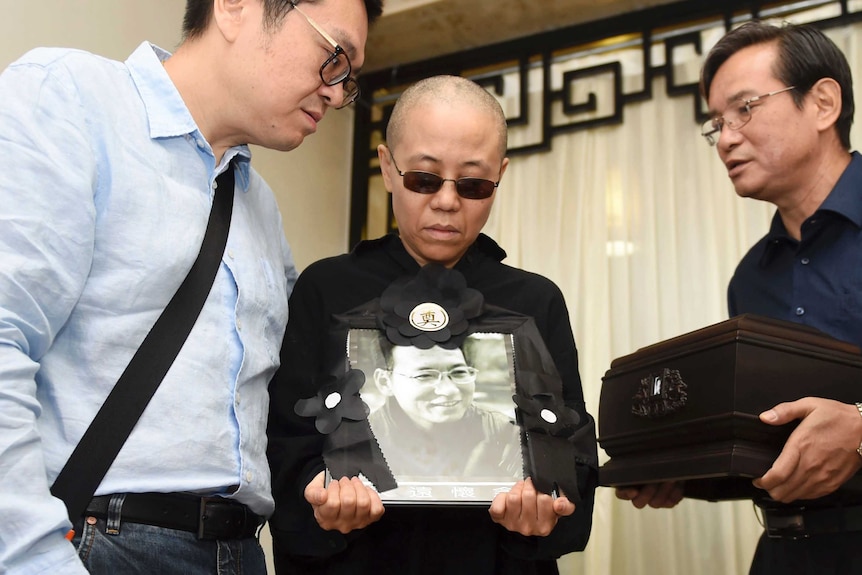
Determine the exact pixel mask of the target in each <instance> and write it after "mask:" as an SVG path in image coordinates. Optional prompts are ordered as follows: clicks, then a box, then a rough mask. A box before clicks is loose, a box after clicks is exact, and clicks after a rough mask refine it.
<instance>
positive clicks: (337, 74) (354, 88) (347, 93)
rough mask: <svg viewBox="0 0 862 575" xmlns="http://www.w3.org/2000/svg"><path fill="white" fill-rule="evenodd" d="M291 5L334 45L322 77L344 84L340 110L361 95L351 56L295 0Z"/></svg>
mask: <svg viewBox="0 0 862 575" xmlns="http://www.w3.org/2000/svg"><path fill="white" fill-rule="evenodd" d="M290 5H291V6H292V7H293V8H294V9H295V10H296V11H297V12H299V13H300V14H302V16H303V17H304V18H305V19H306V20H307V21H308V23H309V24H311V27H312V28H314V29H315V30H317V33H318V34H320V35H321V36H323V38H324V40H326V41H327V42H329V45H330V46H332V50H333V52H332V54H330V55H329V58H327V59H326V61H325V62H324V63H323V64H322V65H321V66H320V79H321V80H322V81H323V83H324V84H326V85H327V86H337V85H338V84H344V86H343V87H342V89H343V91H344V96H343V97H342V99H341V104H340V105H338V106H335V109H336V110H340V109H341V108H344V107H345V106H349V105H350V104H352V103H353V102H355V101H356V99H357V98H358V97H359V84H357V83H356V80H354V79H353V78H351V77H350V72H352V71H353V67H352V66H351V65H350V58H349V57H348V56H347V53H346V52H345V51H344V48H342V47H341V46H339V45H338V42H336V41H335V40H334V39H333V38H332V36H330V35H329V34H327V33H326V31H325V30H324V29H323V28H321V27H320V26H319V25H318V24H317V22H315V21H314V20H312V19H311V17H310V16H308V15H307V14H306V13H305V12H303V11H302V10H300V9H299V6H297V5H296V2H295V1H294V0H291V1H290Z"/></svg>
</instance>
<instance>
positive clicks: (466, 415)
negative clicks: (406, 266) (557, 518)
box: [296, 264, 580, 506]
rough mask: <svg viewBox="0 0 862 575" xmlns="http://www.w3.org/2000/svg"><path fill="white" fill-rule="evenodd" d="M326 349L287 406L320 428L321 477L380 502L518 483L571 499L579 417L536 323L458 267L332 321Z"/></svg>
mask: <svg viewBox="0 0 862 575" xmlns="http://www.w3.org/2000/svg"><path fill="white" fill-rule="evenodd" d="M326 351H327V357H328V359H327V360H326V364H327V365H328V366H329V373H328V374H327V375H326V376H325V377H324V378H322V379H321V381H320V382H319V385H318V386H317V388H318V393H317V395H316V396H315V397H311V398H305V399H302V400H300V401H299V402H298V403H297V406H296V412H297V413H298V414H299V415H302V416H306V417H315V426H316V427H317V430H318V431H319V432H321V433H324V434H326V439H325V444H324V452H323V458H324V462H325V464H326V468H327V476H328V477H332V478H341V477H353V476H358V477H360V478H361V479H362V480H363V481H364V482H365V483H366V485H368V486H370V487H372V488H373V489H375V490H376V491H377V492H378V493H379V494H380V497H381V499H382V500H383V501H384V503H385V504H386V505H482V506H488V505H490V503H491V501H492V500H493V498H494V497H495V496H496V495H497V494H498V493H502V492H505V491H508V490H509V489H510V488H511V487H512V486H513V485H514V484H515V483H516V482H517V481H519V480H521V479H524V478H526V477H530V478H531V479H532V481H533V483H534V485H535V486H536V488H537V489H538V490H539V491H541V492H544V493H548V494H557V493H560V492H562V493H565V494H566V496H567V497H568V498H569V499H570V500H572V501H574V502H577V501H578V500H579V495H578V483H577V474H576V452H577V439H576V437H577V433H576V431H577V429H578V424H579V423H580V418H579V415H578V414H577V412H575V411H574V410H572V409H570V408H569V407H567V406H566V404H565V402H564V400H563V389H562V380H561V379H560V376H559V373H558V372H557V369H556V366H555V365H554V362H553V359H552V358H551V356H550V353H549V351H548V350H547V348H546V346H545V344H544V341H543V339H542V337H541V335H540V334H539V332H538V329H537V328H536V326H535V322H534V320H533V318H531V317H528V316H524V315H521V314H517V313H514V312H511V311H509V310H505V309H502V308H498V307H495V306H493V305H489V304H487V303H486V302H485V301H484V298H483V296H482V294H480V293H479V292H477V291H476V290H472V289H470V288H468V287H467V285H466V280H465V279H464V277H463V276H462V275H461V274H460V273H458V272H457V271H454V270H450V269H446V268H443V267H442V266H437V265H433V264H431V265H427V266H425V267H423V268H421V270H420V271H419V273H418V274H417V275H415V276H412V277H404V278H399V280H396V281H395V282H393V283H392V284H391V285H390V286H389V288H387V289H386V290H385V291H384V292H383V294H381V297H379V298H375V299H374V300H372V301H370V302H368V303H367V304H364V305H362V306H359V307H358V308H355V309H353V310H351V311H349V312H348V313H345V314H342V315H338V316H336V317H334V318H333V326H332V328H331V330H330V334H329V344H328V347H327V350H326ZM399 386H400V391H399ZM418 388H423V389H424V390H425V391H428V392H429V393H427V394H424V395H423V394H419V393H418V392H417V389H418ZM437 388H448V389H449V390H448V391H446V392H442V391H441V390H440V389H437ZM458 388H461V389H458ZM405 389H406V390H407V391H406V392H405ZM429 390H430V391H429ZM465 390H467V391H465ZM432 392H433V393H432ZM411 394H412V395H413V396H414V397H413V399H412V400H411V401H412V403H411V401H407V400H405V399H404V396H405V395H411ZM441 397H443V398H444V399H440V398H441Z"/></svg>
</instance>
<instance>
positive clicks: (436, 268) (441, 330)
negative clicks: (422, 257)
mask: <svg viewBox="0 0 862 575" xmlns="http://www.w3.org/2000/svg"><path fill="white" fill-rule="evenodd" d="M483 303H484V298H483V297H482V294H481V293H480V292H479V291H477V290H474V289H472V288H468V287H467V280H466V279H465V278H464V276H463V275H461V273H460V272H457V271H455V270H451V269H447V268H445V267H443V266H441V265H439V264H428V265H426V266H424V267H422V269H420V270H419V273H417V274H416V276H413V277H409V278H399V279H397V280H395V281H394V282H392V284H391V285H390V286H389V287H388V288H386V290H385V291H384V292H383V294H382V295H381V296H380V307H381V308H382V316H381V317H379V318H378V320H379V323H380V327H381V329H383V330H385V332H386V337H387V339H389V341H391V342H392V343H394V344H395V345H412V346H414V347H417V348H419V349H429V348H431V347H433V346H435V345H439V346H441V347H444V348H446V349H454V348H456V347H458V346H459V345H461V343H462V342H463V341H464V338H465V337H467V328H468V327H469V320H470V319H473V318H475V317H477V316H478V315H480V314H481V313H482V306H483Z"/></svg>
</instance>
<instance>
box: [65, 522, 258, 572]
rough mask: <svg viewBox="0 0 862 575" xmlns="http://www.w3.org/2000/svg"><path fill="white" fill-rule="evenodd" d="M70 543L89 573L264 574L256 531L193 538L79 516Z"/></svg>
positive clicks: (137, 524) (180, 532) (182, 533)
mask: <svg viewBox="0 0 862 575" xmlns="http://www.w3.org/2000/svg"><path fill="white" fill-rule="evenodd" d="M109 523H111V527H112V528H113V529H112V530H111V531H112V532H111V533H109V532H108V529H107V528H108V524H109ZM113 531H119V532H118V533H113ZM72 543H73V544H74V545H75V548H76V549H77V550H78V556H79V557H80V558H81V561H82V562H83V563H84V566H85V567H86V568H87V570H88V571H89V572H90V573H92V574H93V575H138V574H141V575H143V574H147V575H152V574H154V573H158V574H159V575H172V574H177V575H180V574H182V575H266V561H265V559H264V555H263V549H262V548H261V546H260V543H259V542H258V540H257V538H256V537H249V538H246V539H233V540H230V541H211V540H198V539H197V538H196V537H195V534H194V533H190V532H187V531H178V530H175V529H165V528H163V527H154V526H152V525H143V524H140V523H127V522H123V523H122V524H120V523H119V522H117V521H112V518H110V517H109V518H108V520H104V519H96V518H87V519H86V520H82V521H79V522H78V524H77V525H75V538H74V539H73V540H72Z"/></svg>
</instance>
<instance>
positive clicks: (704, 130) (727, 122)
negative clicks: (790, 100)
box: [700, 86, 796, 146]
mask: <svg viewBox="0 0 862 575" xmlns="http://www.w3.org/2000/svg"><path fill="white" fill-rule="evenodd" d="M794 88H796V86H788V87H787V88H782V89H780V90H775V91H774V92H769V93H767V94H761V95H760V96H754V97H753V98H742V99H740V100H738V101H737V102H734V103H733V104H731V105H730V106H728V107H727V109H726V110H725V111H724V113H723V114H722V115H720V116H714V117H712V118H710V119H709V120H707V121H706V122H704V123H703V125H702V126H701V127H700V134H701V135H702V136H703V137H704V138H706V143H707V144H709V145H710V146H714V145H715V142H716V140H717V139H718V138H717V136H716V134H718V133H719V132H721V129H722V128H723V127H724V126H727V127H728V128H730V129H731V130H738V129H740V128H741V127H743V126H744V125H746V124H747V123H748V122H750V121H751V104H753V103H754V102H757V101H759V100H763V99H764V98H768V97H769V96H774V95H776V94H780V93H782V92H789V91H790V90H793V89H794Z"/></svg>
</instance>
